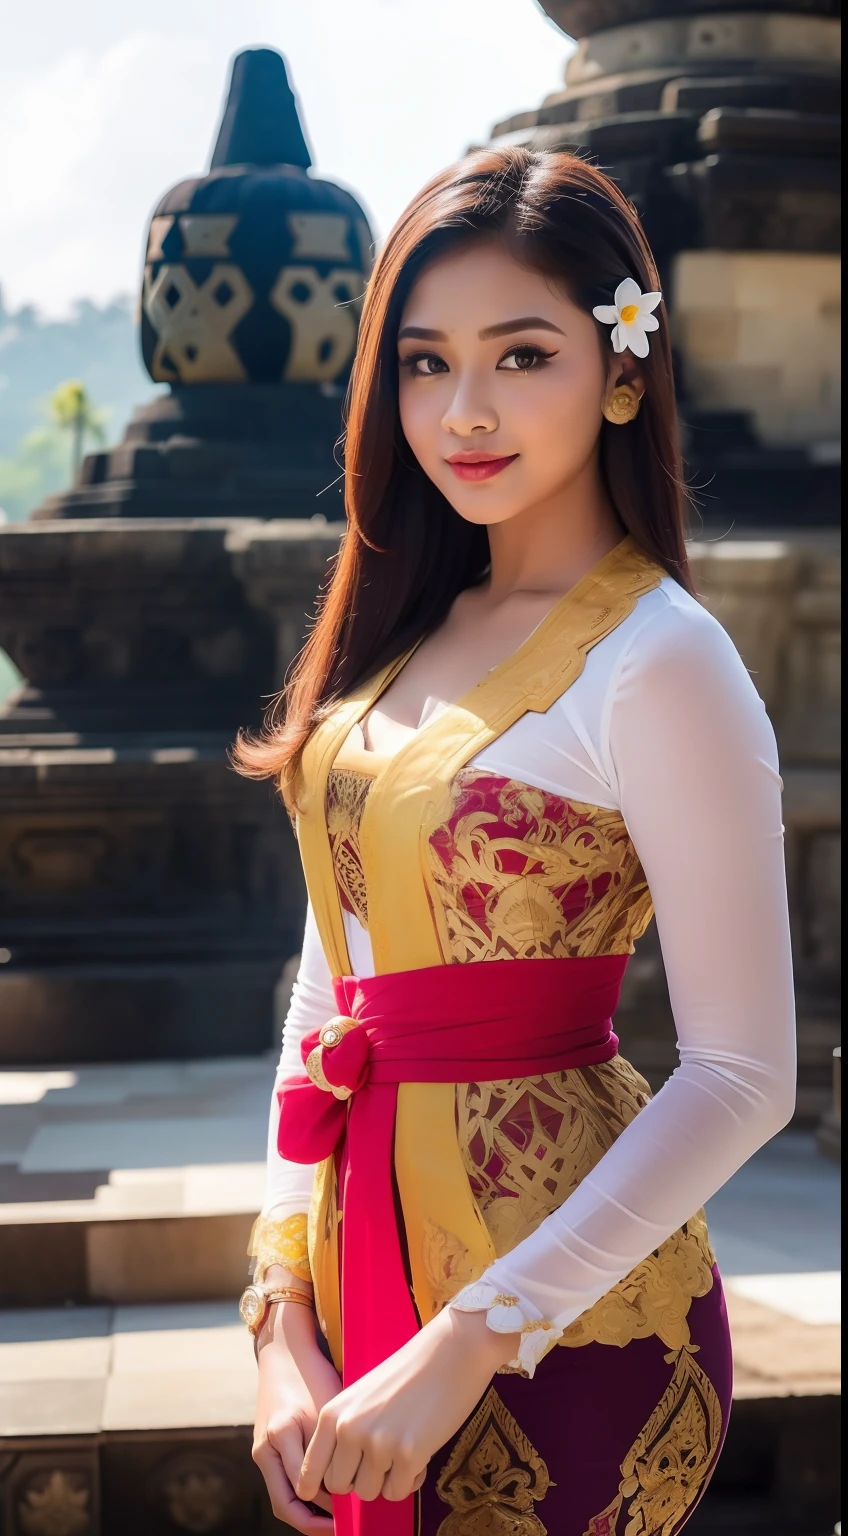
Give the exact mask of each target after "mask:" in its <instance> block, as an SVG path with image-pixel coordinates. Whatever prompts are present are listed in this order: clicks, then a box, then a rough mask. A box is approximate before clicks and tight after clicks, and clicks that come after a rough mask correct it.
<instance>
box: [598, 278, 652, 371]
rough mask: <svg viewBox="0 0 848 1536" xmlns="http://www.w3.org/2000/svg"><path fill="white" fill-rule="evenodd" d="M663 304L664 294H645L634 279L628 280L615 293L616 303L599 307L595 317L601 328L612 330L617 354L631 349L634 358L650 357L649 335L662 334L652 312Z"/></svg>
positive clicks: (613, 343)
mask: <svg viewBox="0 0 848 1536" xmlns="http://www.w3.org/2000/svg"><path fill="white" fill-rule="evenodd" d="M661 302H662V294H661V293H643V292H642V290H641V288H640V287H639V284H638V283H635V282H634V281H633V278H632V277H626V278H625V279H624V281H623V282H622V283H619V285H618V287H617V288H616V290H615V303H614V304H597V305H596V306H595V308H594V309H593V310H592V314H593V315H594V316H595V319H596V320H600V322H601V325H611V326H612V327H613V331H612V337H611V340H612V348H613V351H614V352H623V351H624V349H625V347H629V348H630V351H631V352H632V353H633V355H634V357H647V356H648V337H647V335H646V332H647V331H658V330H659V328H660V322H659V320H658V319H657V317H656V315H655V314H654V313H653V311H654V310H655V309H656V307H657V305H658V304H660V303H661Z"/></svg>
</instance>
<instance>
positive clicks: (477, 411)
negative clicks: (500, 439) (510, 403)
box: [442, 370, 500, 437]
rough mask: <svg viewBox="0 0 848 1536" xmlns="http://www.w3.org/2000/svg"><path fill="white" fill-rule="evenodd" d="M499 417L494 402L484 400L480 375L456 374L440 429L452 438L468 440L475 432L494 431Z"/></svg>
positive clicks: (485, 396)
mask: <svg viewBox="0 0 848 1536" xmlns="http://www.w3.org/2000/svg"><path fill="white" fill-rule="evenodd" d="M499 426H500V418H499V416H498V413H497V411H496V409H495V406H494V403H493V401H491V400H490V399H488V398H487V391H486V390H485V388H484V384H483V378H482V376H481V375H479V374H475V373H472V372H471V371H470V370H469V371H468V372H467V373H462V374H459V375H458V376H457V377H456V388H455V389H454V392H453V394H452V396H451V398H450V400H449V402H448V405H447V408H446V410H445V413H444V415H443V417H442V428H443V430H444V431H445V432H450V433H451V434H452V436H453V437H471V435H472V434H473V433H474V432H496V431H497V429H498V427H499Z"/></svg>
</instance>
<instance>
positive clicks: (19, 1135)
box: [0, 1102, 39, 1163]
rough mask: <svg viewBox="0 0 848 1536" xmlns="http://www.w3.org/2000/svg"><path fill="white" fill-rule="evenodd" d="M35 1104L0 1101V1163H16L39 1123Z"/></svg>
mask: <svg viewBox="0 0 848 1536" xmlns="http://www.w3.org/2000/svg"><path fill="white" fill-rule="evenodd" d="M38 1109H39V1107H38V1105H37V1104H5V1103H2V1102H0V1163H17V1162H18V1161H19V1159H20V1158H21V1157H22V1156H23V1153H24V1152H25V1151H26V1149H27V1147H28V1146H29V1143H30V1141H31V1140H32V1137H33V1136H34V1134H35V1132H36V1130H37V1129H38V1125H39V1115H38Z"/></svg>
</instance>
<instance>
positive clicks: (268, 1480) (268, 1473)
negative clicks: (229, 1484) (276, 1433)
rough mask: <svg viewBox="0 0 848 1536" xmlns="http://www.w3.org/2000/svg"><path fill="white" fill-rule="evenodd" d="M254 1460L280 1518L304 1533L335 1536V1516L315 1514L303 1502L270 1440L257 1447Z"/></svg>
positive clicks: (302, 1535) (307, 1534)
mask: <svg viewBox="0 0 848 1536" xmlns="http://www.w3.org/2000/svg"><path fill="white" fill-rule="evenodd" d="M253 1460H254V1461H255V1462H256V1465H257V1466H258V1468H259V1470H260V1472H261V1473H262V1476H263V1478H264V1479H265V1487H266V1488H267V1490H268V1497H269V1499H270V1501H271V1508H272V1510H273V1512H274V1515H275V1517H276V1518H277V1520H284V1521H285V1522H286V1523H287V1524H288V1525H290V1526H291V1528H292V1530H295V1531H299V1532H300V1533H301V1536H332V1531H333V1522H332V1520H330V1519H327V1517H326V1516H325V1515H315V1514H313V1513H312V1510H311V1509H307V1508H306V1505H305V1504H302V1503H301V1501H300V1499H299V1498H298V1497H297V1495H296V1494H295V1492H294V1489H293V1488H292V1485H291V1483H290V1482H289V1479H288V1477H287V1476H286V1474H285V1472H284V1470H283V1465H282V1462H281V1461H280V1458H279V1456H278V1455H277V1453H276V1451H275V1450H274V1448H273V1446H272V1445H271V1444H270V1443H269V1442H268V1441H267V1440H265V1441H262V1442H261V1443H260V1444H259V1445H258V1446H256V1447H255V1448H254V1452H253Z"/></svg>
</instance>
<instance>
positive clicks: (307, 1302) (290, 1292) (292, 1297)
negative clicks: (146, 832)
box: [265, 1285, 314, 1308]
mask: <svg viewBox="0 0 848 1536" xmlns="http://www.w3.org/2000/svg"><path fill="white" fill-rule="evenodd" d="M265 1300H266V1301H267V1303H268V1305H269V1307H272V1306H273V1305H274V1302H275V1301H299V1302H300V1303H301V1306H304V1307H313V1308H314V1302H313V1300H312V1297H311V1296H310V1295H308V1293H307V1292H306V1291H299V1290H297V1288H296V1287H295V1286H293V1285H284V1286H281V1287H279V1289H276V1290H273V1291H266V1292H265Z"/></svg>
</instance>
